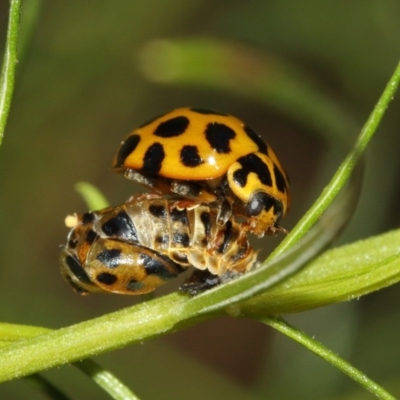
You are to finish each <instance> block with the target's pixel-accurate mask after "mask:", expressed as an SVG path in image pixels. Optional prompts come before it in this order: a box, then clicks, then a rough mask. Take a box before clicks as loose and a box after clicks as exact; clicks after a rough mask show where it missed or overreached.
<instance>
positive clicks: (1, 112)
mask: <svg viewBox="0 0 400 400" xmlns="http://www.w3.org/2000/svg"><path fill="white" fill-rule="evenodd" d="M20 7H21V0H10V15H9V19H8V30H7V40H6V46H5V52H4V59H3V68H2V71H1V77H0V146H1V143H2V142H3V137H4V130H5V127H6V123H7V117H8V113H9V110H10V105H11V99H12V95H13V90H14V79H15V67H16V64H17V61H18V60H17V39H18V29H19V14H20Z"/></svg>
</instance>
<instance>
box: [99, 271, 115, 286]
mask: <svg viewBox="0 0 400 400" xmlns="http://www.w3.org/2000/svg"><path fill="white" fill-rule="evenodd" d="M96 280H97V281H98V282H100V283H102V284H104V285H107V286H111V285H113V284H114V283H115V282H117V280H118V278H117V277H116V276H115V275H114V274H110V273H109V272H101V273H100V274H98V275H97V276H96Z"/></svg>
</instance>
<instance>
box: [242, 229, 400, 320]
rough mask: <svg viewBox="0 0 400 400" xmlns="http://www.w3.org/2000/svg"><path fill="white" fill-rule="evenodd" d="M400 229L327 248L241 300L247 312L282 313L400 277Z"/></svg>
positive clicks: (333, 300) (364, 290)
mask: <svg viewBox="0 0 400 400" xmlns="http://www.w3.org/2000/svg"><path fill="white" fill-rule="evenodd" d="M399 243H400V230H396V231H392V232H389V233H385V234H383V235H379V236H375V237H372V238H369V239H365V240H360V241H358V242H355V243H352V244H349V245H346V246H342V247H338V248H335V249H332V250H329V251H327V252H325V253H324V254H323V255H322V256H320V257H319V258H317V259H316V260H314V261H312V262H311V263H310V264H309V265H308V266H307V268H305V269H303V270H302V271H301V272H300V273H298V274H296V275H295V276H293V277H291V278H289V279H288V280H286V281H285V282H284V283H282V284H279V285H277V286H275V287H274V288H272V289H270V290H268V291H267V292H265V293H263V294H262V295H260V296H257V297H254V298H252V299H250V300H248V301H246V302H244V303H242V304H241V307H240V309H241V312H242V313H245V314H246V315H250V314H251V315H252V316H255V315H258V316H260V315H280V314H285V313H293V312H300V311H304V310H309V309H311V308H316V307H321V306H324V305H327V304H332V303H337V302H340V301H346V300H351V299H354V298H358V297H359V296H362V295H365V294H367V293H371V292H373V291H376V290H379V289H382V288H383V287H386V286H389V285H393V284H395V283H397V282H399V281H400V247H399Z"/></svg>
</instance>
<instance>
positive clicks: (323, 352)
mask: <svg viewBox="0 0 400 400" xmlns="http://www.w3.org/2000/svg"><path fill="white" fill-rule="evenodd" d="M259 321H260V322H262V323H264V324H266V325H269V326H271V327H272V328H274V329H276V330H277V331H279V332H281V333H283V334H284V335H286V336H288V337H290V338H291V339H293V340H295V341H296V342H298V343H300V344H301V345H303V346H304V347H306V348H307V349H309V350H311V351H312V352H313V353H314V354H316V355H317V356H319V357H321V358H323V359H324V360H325V361H327V362H329V363H330V364H331V365H333V366H334V367H336V368H337V369H339V370H340V371H342V372H343V373H345V374H346V375H347V376H349V377H350V378H351V379H353V380H354V381H356V382H357V383H359V384H360V385H361V386H363V387H364V388H365V389H367V390H368V391H369V392H371V393H372V394H373V395H375V396H376V397H377V398H378V399H382V400H395V397H393V396H392V395H391V394H390V393H388V392H387V391H386V390H385V389H383V388H382V387H381V386H379V385H378V384H377V383H375V382H374V381H373V380H371V379H370V378H368V377H367V376H366V375H365V374H364V373H362V372H361V371H360V370H358V369H357V368H355V367H353V366H352V365H351V364H349V363H348V362H347V361H345V360H343V359H342V358H340V357H339V356H338V355H337V354H335V353H334V352H333V351H331V350H329V349H328V348H326V347H325V346H323V345H322V344H321V343H319V342H317V341H316V340H314V339H312V338H310V337H309V336H307V335H306V334H305V333H304V332H301V331H299V330H298V329H296V328H294V327H293V326H291V325H290V324H288V323H287V322H285V321H284V320H283V319H281V318H274V317H269V318H259Z"/></svg>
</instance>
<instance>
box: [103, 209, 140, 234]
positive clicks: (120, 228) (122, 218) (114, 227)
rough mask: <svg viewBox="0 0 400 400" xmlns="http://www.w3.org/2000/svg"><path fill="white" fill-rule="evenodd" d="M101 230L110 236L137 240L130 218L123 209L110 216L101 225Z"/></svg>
mask: <svg viewBox="0 0 400 400" xmlns="http://www.w3.org/2000/svg"><path fill="white" fill-rule="evenodd" d="M101 229H102V230H103V232H104V233H105V234H106V235H107V236H110V237H116V238H118V239H123V240H127V241H131V242H137V241H138V237H137V232H136V228H135V226H134V225H133V222H132V220H131V219H130V218H129V216H128V214H127V213H126V212H125V211H121V212H120V213H119V214H117V215H116V216H115V217H113V218H110V219H109V220H108V221H106V222H104V224H103V225H102V226H101Z"/></svg>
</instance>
